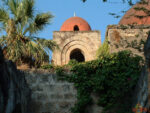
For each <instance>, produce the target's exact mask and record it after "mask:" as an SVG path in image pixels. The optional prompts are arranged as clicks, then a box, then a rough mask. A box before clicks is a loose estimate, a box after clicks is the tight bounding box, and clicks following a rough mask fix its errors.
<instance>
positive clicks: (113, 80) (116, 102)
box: [57, 51, 142, 113]
mask: <svg viewBox="0 0 150 113" xmlns="http://www.w3.org/2000/svg"><path fill="white" fill-rule="evenodd" d="M141 61H142V58H141V57H139V56H133V55H132V53H131V52H129V51H122V52H118V53H113V54H109V55H105V56H103V57H100V58H99V59H98V60H94V61H90V62H86V63H82V64H80V63H79V64H76V65H74V66H72V68H71V75H67V74H64V72H63V71H62V69H60V70H59V71H58V72H59V73H57V74H60V75H61V76H65V80H67V81H69V82H73V83H74V85H75V87H76V89H77V100H78V101H77V103H76V104H75V106H74V107H73V108H72V113H86V111H85V109H86V107H87V106H89V105H91V104H92V97H91V94H92V93H96V94H97V95H99V99H98V101H97V104H98V105H100V106H102V107H104V110H103V112H104V113H105V112H107V113H129V112H131V110H132V109H131V98H130V97H131V93H132V91H133V89H134V87H135V85H136V83H137V80H138V77H139V75H140V72H141V68H142V66H141V65H140V62H141ZM62 72H63V74H62Z"/></svg>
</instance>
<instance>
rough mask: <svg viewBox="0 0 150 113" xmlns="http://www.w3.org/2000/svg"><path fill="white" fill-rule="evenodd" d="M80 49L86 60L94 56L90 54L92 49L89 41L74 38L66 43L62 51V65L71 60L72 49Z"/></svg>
mask: <svg viewBox="0 0 150 113" xmlns="http://www.w3.org/2000/svg"><path fill="white" fill-rule="evenodd" d="M77 48H78V49H80V50H81V51H82V54H83V55H84V58H85V61H89V60H91V58H92V56H91V54H90V49H91V48H89V46H88V45H87V43H85V42H84V41H82V40H72V41H70V42H68V43H66V44H65V46H64V47H63V49H62V51H61V65H64V64H68V62H69V61H70V54H71V51H73V50H74V49H77Z"/></svg>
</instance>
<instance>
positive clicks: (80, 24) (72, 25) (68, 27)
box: [60, 17, 91, 31]
mask: <svg viewBox="0 0 150 113" xmlns="http://www.w3.org/2000/svg"><path fill="white" fill-rule="evenodd" d="M90 30H91V27H90V26H89V24H88V23H87V22H86V21H85V20H84V19H82V18H80V17H71V18H69V19H67V20H66V21H65V22H64V23H63V25H62V26H61V29H60V31H90Z"/></svg>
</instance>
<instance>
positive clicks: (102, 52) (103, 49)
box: [96, 38, 110, 58]
mask: <svg viewBox="0 0 150 113" xmlns="http://www.w3.org/2000/svg"><path fill="white" fill-rule="evenodd" d="M109 54H110V52H109V44H108V39H107V38H106V40H105V41H104V43H103V44H102V45H101V46H100V48H99V49H98V51H97V53H96V56H97V58H100V57H104V56H108V55H109Z"/></svg>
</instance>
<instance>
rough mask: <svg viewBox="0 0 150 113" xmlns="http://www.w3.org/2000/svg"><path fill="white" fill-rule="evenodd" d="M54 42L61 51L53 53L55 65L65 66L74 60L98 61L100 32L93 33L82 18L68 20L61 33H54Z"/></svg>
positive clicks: (75, 17)
mask: <svg viewBox="0 0 150 113" xmlns="http://www.w3.org/2000/svg"><path fill="white" fill-rule="evenodd" d="M53 41H55V42H56V43H57V45H58V47H59V49H57V50H55V51H53V56H52V61H53V64H54V65H65V64H68V62H69V61H70V60H72V59H75V60H77V61H78V62H84V61H90V60H94V59H96V51H97V50H98V48H99V47H100V45H101V39H100V32H99V31H92V29H91V27H90V25H89V24H88V22H87V21H85V20H84V19H83V18H81V17H77V16H74V17H71V18H69V19H67V20H66V21H65V22H64V23H63V25H62V26H61V28H60V31H54V32H53Z"/></svg>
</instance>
